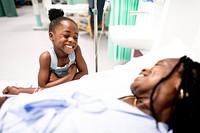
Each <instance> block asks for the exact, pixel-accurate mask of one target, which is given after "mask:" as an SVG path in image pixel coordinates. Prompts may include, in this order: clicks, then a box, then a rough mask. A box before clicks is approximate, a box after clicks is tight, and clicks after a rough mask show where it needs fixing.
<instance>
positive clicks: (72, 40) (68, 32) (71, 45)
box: [49, 20, 78, 54]
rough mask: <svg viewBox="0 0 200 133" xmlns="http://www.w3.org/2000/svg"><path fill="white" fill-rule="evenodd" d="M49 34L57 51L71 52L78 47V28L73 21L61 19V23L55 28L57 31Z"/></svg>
mask: <svg viewBox="0 0 200 133" xmlns="http://www.w3.org/2000/svg"><path fill="white" fill-rule="evenodd" d="M49 36H50V39H51V41H52V42H53V44H54V48H55V50H56V51H57V50H58V51H62V52H63V53H65V54H70V53H71V52H72V51H74V50H75V49H76V47H77V43H78V28H77V26H76V25H75V24H74V23H73V22H71V21H67V20H63V21H61V23H60V25H58V26H57V27H56V28H55V32H50V33H49Z"/></svg>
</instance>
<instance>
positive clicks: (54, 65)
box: [48, 47, 76, 78]
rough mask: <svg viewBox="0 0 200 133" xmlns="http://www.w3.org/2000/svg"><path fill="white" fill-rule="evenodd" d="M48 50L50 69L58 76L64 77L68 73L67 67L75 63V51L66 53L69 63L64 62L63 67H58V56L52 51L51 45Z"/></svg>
mask: <svg viewBox="0 0 200 133" xmlns="http://www.w3.org/2000/svg"><path fill="white" fill-rule="evenodd" d="M48 52H49V53H50V55H51V65H50V69H51V70H52V71H53V72H54V73H55V74H56V75H57V76H58V77H59V78H61V77H64V76H66V75H67V74H68V69H69V67H70V66H71V65H72V64H74V63H75V58H76V57H75V53H74V51H73V52H72V53H70V54H68V58H69V63H68V64H66V65H65V66H64V67H58V58H57V55H56V53H55V51H54V48H53V47H51V48H50V49H49V50H48Z"/></svg>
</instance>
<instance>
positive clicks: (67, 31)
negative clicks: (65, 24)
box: [64, 30, 78, 35]
mask: <svg viewBox="0 0 200 133" xmlns="http://www.w3.org/2000/svg"><path fill="white" fill-rule="evenodd" d="M64 32H67V33H70V32H71V31H69V30H65V31H64ZM75 34H76V35H78V32H76V33H75Z"/></svg>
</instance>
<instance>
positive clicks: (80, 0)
mask: <svg viewBox="0 0 200 133" xmlns="http://www.w3.org/2000/svg"><path fill="white" fill-rule="evenodd" d="M86 2H88V1H87V0H67V4H69V5H75V4H81V3H86Z"/></svg>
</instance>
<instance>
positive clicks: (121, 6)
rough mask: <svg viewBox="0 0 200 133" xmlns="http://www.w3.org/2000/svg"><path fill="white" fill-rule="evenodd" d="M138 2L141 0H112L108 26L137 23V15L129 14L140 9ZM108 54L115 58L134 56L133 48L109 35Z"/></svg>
mask: <svg viewBox="0 0 200 133" xmlns="http://www.w3.org/2000/svg"><path fill="white" fill-rule="evenodd" d="M138 4H139V0H111V8H110V12H109V20H108V27H110V26H112V25H135V23H136V16H135V15H129V11H131V10H132V11H133V10H138ZM108 30H109V28H108ZM122 32H126V31H122ZM108 56H109V58H111V59H113V60H120V61H129V60H130V59H131V57H132V49H130V48H123V47H121V46H119V45H117V44H115V43H114V42H113V41H112V40H111V39H110V37H109V35H108Z"/></svg>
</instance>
